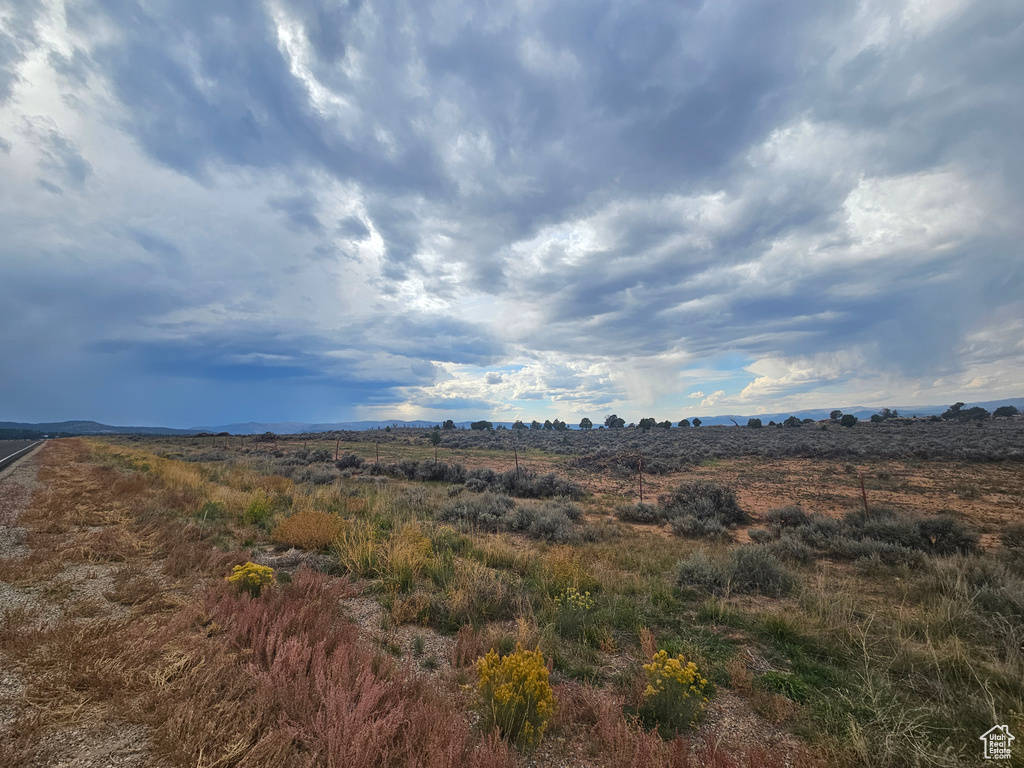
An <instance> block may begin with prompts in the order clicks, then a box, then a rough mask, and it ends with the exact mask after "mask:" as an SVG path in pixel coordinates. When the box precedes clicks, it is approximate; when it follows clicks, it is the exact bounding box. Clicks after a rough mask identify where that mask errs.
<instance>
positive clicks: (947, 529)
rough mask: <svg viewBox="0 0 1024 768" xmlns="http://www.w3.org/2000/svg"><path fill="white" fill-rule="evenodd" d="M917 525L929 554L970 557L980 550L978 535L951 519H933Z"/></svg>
mask: <svg viewBox="0 0 1024 768" xmlns="http://www.w3.org/2000/svg"><path fill="white" fill-rule="evenodd" d="M917 525H918V530H919V531H920V533H921V538H922V539H923V541H924V544H925V548H926V549H927V551H928V552H929V554H932V555H939V556H946V555H969V554H971V553H972V552H975V551H977V549H978V543H979V541H980V537H979V536H978V534H976V533H975V532H974V531H969V530H967V529H965V528H964V527H963V526H962V525H960V523H958V522H957V521H956V520H954V519H952V518H951V517H931V518H928V519H925V520H921V521H920V522H918V524H917Z"/></svg>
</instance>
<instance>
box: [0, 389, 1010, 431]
mask: <svg viewBox="0 0 1024 768" xmlns="http://www.w3.org/2000/svg"><path fill="white" fill-rule="evenodd" d="M1001 405H1014V406H1016V407H1017V408H1019V409H1020V410H1021V411H1024V397H1011V398H1005V399H1003V400H988V401H984V402H973V403H967V404H966V407H968V408H973V407H975V406H980V407H982V408H984V409H985V410H987V411H993V410H995V409H996V408H998V407H999V406H1001ZM889 407H890V408H892V409H893V410H895V411H899V414H900V416H933V415H936V414H940V413H943V412H944V411H945V410H946V409H947V408H949V404H947V405H908V406H889ZM833 410H835V409H833V408H812V409H809V410H803V411H782V412H779V413H754V414H750V415H746V416H740V415H732V414H725V415H722V416H706V417H705V416H701V417H700V420H701V423H702V424H703V425H705V426H713V425H723V424H724V425H732V424H733V422H734V421H735V422H736V423H738V424H741V425H745V424H746V423H747V419H749V418H758V419H761V421H762V422H764V423H765V424H767V423H768V422H769V421H784V420H785V419H787V418H788V417H790V416H796V417H797V418H800V419H814V420H815V421H820V420H823V419H827V418H828V417H829V414H830V413H831V412H832V411H833ZM839 410H841V411H842V412H843V413H852V414H853V415H854V416H856V417H858V418H860V419H867V418H870V416H871V415H872V414H874V413H878V411H879V410H880V409H879V408H865V407H864V406H860V405H855V406H849V407H846V408H840V409H839ZM642 416H643V414H641V415H639V416H636V418H635V419H633V421H639V420H640V418H641V417H642ZM690 420H691V421H692V420H693V417H690ZM439 423H440V422H437V421H423V420H417V421H405V420H402V419H391V420H382V421H339V422H331V423H322V424H308V423H304V422H297V421H283V422H258V421H248V422H244V423H236V424H221V425H219V426H207V427H192V428H191V429H172V428H171V427H116V426H111V425H110V424H100V423H99V422H96V421H57V422H44V423H41V424H28V423H23V422H15V421H0V434H2V433H3V432H5V431H7V430H10V431H27V432H39V433H42V434H47V435H194V434H197V433H199V432H213V433H217V432H229V433H230V434H232V435H261V434H263V433H264V432H273V433H275V434H278V435H301V434H309V433H315V432H340V431H356V432H361V431H364V430H369V429H384V428H386V427H413V428H421V429H422V428H429V427H433V426H434V425H435V424H439ZM627 423H628V420H627ZM672 423H673V425H674V424H677V423H678V419H677V420H674V421H673V422H672ZM493 424H494V426H498V425H502V426H505V427H511V426H512V422H510V421H495V422H493ZM469 425H470V422H469V421H457V422H455V426H457V427H461V428H465V429H468V428H469ZM569 426H570V427H572V428H573V429H575V428H576V425H575V424H570V425H569ZM595 426H598V425H597V424H595Z"/></svg>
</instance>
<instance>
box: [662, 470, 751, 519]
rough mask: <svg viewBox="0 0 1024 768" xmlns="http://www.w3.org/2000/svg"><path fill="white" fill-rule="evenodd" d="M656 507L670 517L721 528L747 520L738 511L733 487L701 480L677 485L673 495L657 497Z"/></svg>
mask: <svg viewBox="0 0 1024 768" xmlns="http://www.w3.org/2000/svg"><path fill="white" fill-rule="evenodd" d="M658 505H659V506H660V507H661V509H662V513H663V514H664V515H665V516H666V517H669V518H673V517H682V516H683V515H690V516H692V517H695V518H697V519H698V520H716V521H717V522H718V523H720V524H721V525H722V526H732V525H736V524H737V523H742V522H744V521H746V520H747V513H746V512H744V511H743V510H742V509H740V506H739V502H738V501H737V500H736V492H735V491H734V490H733V489H732V488H729V487H727V486H722V485H719V484H718V483H713V482H707V481H703V480H698V481H697V482H695V483H684V484H682V485H680V486H679V487H678V488H676V489H675V490H674V491H672V493H668V494H665V495H663V496H661V497H659V498H658Z"/></svg>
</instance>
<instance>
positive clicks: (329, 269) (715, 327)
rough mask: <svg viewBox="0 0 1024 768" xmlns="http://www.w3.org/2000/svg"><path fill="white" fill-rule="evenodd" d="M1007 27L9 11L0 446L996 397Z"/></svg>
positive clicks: (198, 8) (740, 13) (99, 8)
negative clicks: (93, 425) (264, 428)
mask: <svg viewBox="0 0 1024 768" xmlns="http://www.w3.org/2000/svg"><path fill="white" fill-rule="evenodd" d="M1022 25H1024V8H1021V7H1019V6H1018V5H1017V4H1014V3H1003V2H999V1H998V0H977V1H976V2H941V3H929V2H921V1H920V0H908V1H907V2H896V3H892V2H889V3H882V2H875V1H874V0H862V1H861V2H840V3H825V4H822V3H814V2H810V0H784V1H783V2H774V3H767V2H722V3H703V4H699V3H679V2H661V3H659V2H650V3H644V4H641V5H639V6H638V5H637V4H633V3H620V2H612V1H609V2H603V3H593V2H588V3H582V2H557V3H556V2H531V3H483V4H481V3H471V4H470V3H467V4H460V3H456V2H421V3H404V2H382V3H373V4H370V3H362V2H358V1H356V0H352V1H351V2H340V1H339V2H309V1H308V0H272V1H268V2H255V3H253V2H240V1H238V0H231V1H230V2H226V3H219V4H216V5H215V6H211V5H210V4H209V3H200V2H196V0H181V2H175V3H151V2H144V3H143V2H133V0H86V2H80V3H66V2H61V1H60V0H51V1H49V2H25V1H24V0H16V2H14V3H8V5H7V6H6V7H5V9H4V10H0V227H2V231H3V232H4V246H3V250H2V253H0V258H2V259H3V274H4V279H3V280H2V281H0V300H2V301H3V306H4V307H6V308H7V310H8V311H7V315H6V317H5V323H4V324H3V325H2V326H0V351H2V353H3V356H4V359H5V360H8V361H9V365H8V366H7V368H8V369H9V370H8V371H6V372H5V376H4V377H2V378H0V402H2V403H4V406H5V409H4V412H3V413H0V419H13V420H44V419H46V420H49V419H56V418H97V419H101V420H107V421H114V422H117V423H127V422H161V423H166V424H170V425H177V426H188V425H193V424H198V423H224V422H230V421H236V420H250V419H258V420H268V421H269V420H307V421H330V420H338V419H348V418H359V417H378V416H379V417H381V418H387V417H393V418H402V417H408V418H429V419H443V418H456V419H463V418H479V417H482V416H490V417H495V418H501V419H506V420H511V419H514V418H518V417H522V418H526V419H531V418H541V419H543V418H551V417H555V416H558V417H560V418H564V419H566V420H572V421H574V422H575V421H578V420H579V418H580V417H582V416H584V415H585V416H590V417H591V418H595V420H597V419H601V420H603V417H604V415H606V413H610V412H612V411H616V412H619V413H620V414H630V413H632V414H634V415H633V416H632V417H630V419H635V418H639V417H640V416H644V415H654V416H657V417H659V418H671V419H672V420H673V421H677V420H678V419H679V418H682V417H684V416H693V415H709V414H710V413H711V412H712V410H713V411H714V412H716V413H717V412H723V413H724V412H731V413H753V412H757V411H779V410H784V409H795V408H800V407H819V406H823V407H830V406H845V405H852V404H864V405H886V404H896V403H898V404H901V405H902V404H906V403H912V402H922V403H925V402H927V403H942V402H947V401H952V400H956V399H971V400H984V399H996V398H999V397H1003V396H1020V395H1021V394H1022V392H1021V391H1020V382H1021V381H1024V363H1022V361H1024V321H1022V320H1021V318H1022V317H1024V298H1022V296H1024V266H1022V265H1024V259H1022V254H1021V246H1020V243H1021V242H1022V241H1024V239H1022V235H1024V231H1022V230H1024V222H1022V218H1021V216H1020V215H1019V211H1020V210H1021V209H1022V206H1024V155H1022V153H1021V152H1020V146H1021V145H1022V139H1024V128H1022V126H1024V47H1022V46H1021V45H1020V39H1019V30H1020V29H1021V28H1022ZM705 393H710V394H705Z"/></svg>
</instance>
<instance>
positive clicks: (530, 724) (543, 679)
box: [476, 643, 555, 746]
mask: <svg viewBox="0 0 1024 768" xmlns="http://www.w3.org/2000/svg"><path fill="white" fill-rule="evenodd" d="M476 669H477V675H478V676H479V680H478V682H477V693H478V697H479V707H480V717H481V720H482V725H483V727H484V729H485V730H487V731H494V730H496V731H497V732H498V734H499V735H500V736H501V737H502V738H503V739H506V740H507V741H509V742H511V743H513V744H516V745H517V746H528V745H531V744H536V743H537V742H539V741H540V739H541V737H542V736H543V735H544V730H545V728H547V724H548V720H549V718H550V717H551V715H552V713H553V712H554V710H555V695H554V692H553V691H552V689H551V684H550V683H549V682H548V669H547V666H546V665H545V663H544V655H543V654H542V653H541V652H540V649H537V650H535V651H527V650H524V649H523V647H522V646H521V645H519V644H518V643H517V644H516V649H515V651H513V652H512V653H510V654H509V655H507V656H499V655H498V653H497V652H496V651H493V650H491V651H488V653H487V655H486V656H484V657H483V658H481V659H480V660H479V661H477V664H476Z"/></svg>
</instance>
